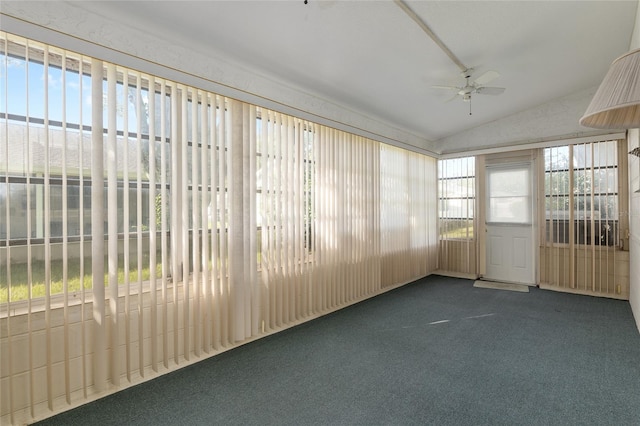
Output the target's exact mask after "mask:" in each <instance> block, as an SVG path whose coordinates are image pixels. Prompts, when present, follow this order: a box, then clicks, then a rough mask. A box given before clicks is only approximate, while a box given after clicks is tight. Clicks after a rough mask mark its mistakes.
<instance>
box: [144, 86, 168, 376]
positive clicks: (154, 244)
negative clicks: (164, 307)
mask: <svg viewBox="0 0 640 426" xmlns="http://www.w3.org/2000/svg"><path fill="white" fill-rule="evenodd" d="M148 108H149V116H148V124H149V200H148V207H147V208H148V209H149V290H150V293H151V294H150V301H151V306H150V307H149V310H150V318H149V328H150V331H151V336H150V341H151V351H150V355H151V370H152V371H154V372H158V355H159V354H158V351H159V349H160V348H159V345H158V305H159V303H158V279H157V275H158V274H157V262H158V261H157V252H158V241H157V238H158V236H157V232H158V223H157V203H156V189H157V188H156V185H157V179H158V177H157V175H156V167H157V162H156V122H155V118H156V80H155V77H154V76H149V94H148ZM160 108H161V109H162V104H161V105H160ZM161 125H162V124H161ZM161 144H164V141H163V140H162V139H161ZM160 161H162V159H161V160H160ZM139 297H142V296H139ZM142 361H144V360H142ZM142 361H141V363H140V373H141V375H142V376H143V377H144V363H143V362H142Z"/></svg>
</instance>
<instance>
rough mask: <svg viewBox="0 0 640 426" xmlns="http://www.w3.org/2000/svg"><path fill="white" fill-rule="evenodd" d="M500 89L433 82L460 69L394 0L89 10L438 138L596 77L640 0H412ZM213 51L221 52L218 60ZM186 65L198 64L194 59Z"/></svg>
mask: <svg viewBox="0 0 640 426" xmlns="http://www.w3.org/2000/svg"><path fill="white" fill-rule="evenodd" d="M407 4H408V5H409V6H410V7H411V8H412V9H413V10H414V11H415V12H416V13H417V14H418V15H419V16H420V18H421V19H422V20H423V21H424V22H425V23H427V25H429V26H430V27H431V28H432V30H433V31H434V32H435V33H436V34H437V35H438V37H440V39H441V40H442V41H443V42H444V43H445V44H446V45H447V47H448V48H449V49H450V50H451V51H452V52H453V53H454V54H455V55H456V56H457V57H458V58H459V59H460V61H462V62H463V63H464V64H465V65H467V66H469V67H473V68H474V69H475V70H476V73H477V74H476V75H479V74H482V73H483V72H485V71H488V70H496V71H498V72H499V73H500V75H501V76H500V77H499V78H497V79H496V80H494V81H492V82H491V83H490V85H491V86H500V87H505V88H506V91H505V93H504V94H502V95H500V96H486V95H485V96H480V95H478V96H474V97H473V99H472V104H471V106H472V110H473V115H471V116H469V104H467V103H464V102H462V101H461V100H460V99H456V100H454V101H452V102H446V101H447V100H448V99H450V98H451V96H452V94H453V93H450V92H448V91H444V90H437V89H434V88H432V87H431V86H433V85H463V82H464V81H463V79H462V77H461V76H460V70H459V69H458V67H457V66H456V65H455V64H454V63H453V62H452V61H451V60H450V59H449V58H448V57H447V56H446V55H445V54H444V53H443V52H442V51H441V50H440V49H439V48H438V47H437V46H436V44H435V43H434V42H433V41H432V40H431V39H430V38H429V37H428V36H427V35H426V34H425V33H424V32H423V31H422V30H421V29H420V27H419V26H418V25H417V24H416V23H415V22H414V21H412V20H411V19H410V18H409V17H408V16H407V15H406V14H405V13H404V12H403V11H402V10H401V9H400V8H399V7H398V6H397V5H396V4H395V3H394V2H393V1H391V0H386V1H335V0H325V1H321V0H308V4H306V5H305V4H304V2H303V0H287V1H266V0H263V1H243V0H238V1H192V2H186V1H179V2H178V1H160V2H146V1H126V2H120V1H103V2H97V1H94V2H86V3H82V5H81V7H82V8H83V9H84V10H86V11H87V12H89V13H96V14H99V15H100V16H101V18H102V19H107V20H111V19H117V20H120V21H123V22H124V24H126V25H128V26H131V27H135V28H137V29H139V30H142V31H144V32H145V33H147V34H148V35H151V36H154V37H156V38H157V39H158V40H160V41H161V42H162V41H164V42H165V43H172V44H174V45H184V46H191V47H192V48H193V49H194V50H197V51H199V52H202V53H203V54H205V55H210V56H211V58H225V60H226V61H229V62H231V63H234V64H237V65H239V66H241V67H243V68H245V69H247V70H250V71H251V72H252V73H255V74H257V75H259V76H260V77H261V78H268V79H271V80H274V81H278V82H284V83H285V84H286V85H288V86H293V87H294V88H295V89H296V90H298V91H301V92H303V93H307V94H310V95H314V96H316V97H318V98H321V99H323V100H325V101H328V102H330V103H334V104H338V105H340V106H341V107H343V108H345V109H346V110H350V111H356V112H358V113H360V114H363V115H365V116H367V117H369V118H372V119H374V120H377V121H380V122H384V123H386V124H388V125H389V126H392V127H395V128H398V129H402V130H403V131H406V132H409V133H411V134H413V135H416V136H418V137H419V138H421V139H423V140H427V141H430V142H433V143H437V141H439V140H442V139H443V138H448V137H452V136H455V135H456V134H460V133H461V132H465V131H469V129H472V128H475V127H477V126H481V125H486V124H487V123H491V122H494V121H496V120H499V119H501V118H504V117H508V116H512V115H514V114H517V113H520V112H522V111H525V110H530V109H532V108H535V107H537V106H539V105H543V104H546V103H549V102H551V101H553V100H555V99H559V98H566V97H567V96H569V95H572V94H574V93H578V92H581V91H584V90H586V89H589V88H592V87H594V86H597V85H598V84H599V82H600V81H601V80H602V77H603V76H604V74H605V73H606V70H607V69H608V66H609V65H610V63H611V61H612V60H613V59H615V58H616V57H617V56H619V55H621V54H622V53H624V52H625V51H627V50H628V48H629V44H630V40H631V35H632V32H633V27H634V23H635V17H636V8H637V5H638V3H637V1H635V0H634V1H468V2H463V1H415V0H414V1H411V0H409V1H407ZM212 60H213V59H212ZM185 64H186V65H185V67H187V68H188V61H186V62H185Z"/></svg>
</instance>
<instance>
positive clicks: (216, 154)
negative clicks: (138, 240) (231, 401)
mask: <svg viewBox="0 0 640 426" xmlns="http://www.w3.org/2000/svg"><path fill="white" fill-rule="evenodd" d="M218 105H219V102H218V96H216V95H212V96H211V110H210V118H209V120H210V123H211V124H210V126H211V130H210V137H211V152H210V156H211V159H210V167H211V169H210V174H211V210H210V213H209V221H210V223H211V267H212V271H211V272H212V273H211V284H210V285H211V287H212V289H211V290H212V291H211V293H212V295H211V303H210V304H209V305H211V304H212V306H211V307H210V309H212V315H211V321H213V324H212V326H211V346H212V348H213V349H219V348H220V346H221V344H222V343H221V334H222V331H221V322H222V317H221V315H220V312H221V302H220V299H221V292H220V266H219V265H220V259H221V256H220V251H219V246H220V243H219V233H220V231H219V228H220V224H222V223H224V222H223V221H222V220H220V216H219V211H220V210H219V207H218V199H219V198H220V193H221V192H220V184H219V172H218V171H219V169H220V167H219V163H218V161H219V158H220V156H221V155H222V154H221V150H220V145H221V144H220V138H219V137H218V135H219V133H218V129H219V127H220V125H219V124H218V119H219V118H220V116H221V115H220V114H219V107H218Z"/></svg>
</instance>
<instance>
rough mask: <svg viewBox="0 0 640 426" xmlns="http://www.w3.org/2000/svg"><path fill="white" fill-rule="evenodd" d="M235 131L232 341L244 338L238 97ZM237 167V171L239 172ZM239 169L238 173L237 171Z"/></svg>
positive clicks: (231, 232) (232, 109)
mask: <svg viewBox="0 0 640 426" xmlns="http://www.w3.org/2000/svg"><path fill="white" fill-rule="evenodd" d="M229 110H230V111H229V112H230V121H231V123H230V124H231V135H230V141H229V142H230V143H229V146H228V149H229V157H230V163H229V167H230V169H231V170H230V171H231V173H229V290H230V294H229V296H230V300H229V303H230V306H229V307H230V309H229V310H230V317H229V318H230V325H231V329H230V333H231V336H230V341H231V343H234V342H238V341H241V340H244V338H245V337H246V336H245V330H244V319H245V317H244V309H245V306H244V293H245V282H244V263H243V261H242V260H243V259H242V258H243V255H244V253H243V251H244V229H243V215H242V212H243V188H242V165H243V162H242V152H243V148H244V146H243V145H244V141H243V106H242V104H241V103H240V102H238V101H235V100H230V101H229ZM235 171H237V172H235ZM234 172H235V173H234Z"/></svg>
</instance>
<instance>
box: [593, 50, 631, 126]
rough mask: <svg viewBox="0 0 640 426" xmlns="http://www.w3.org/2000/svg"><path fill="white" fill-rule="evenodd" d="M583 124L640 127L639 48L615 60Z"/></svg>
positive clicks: (594, 97)
mask: <svg viewBox="0 0 640 426" xmlns="http://www.w3.org/2000/svg"><path fill="white" fill-rule="evenodd" d="M580 124H581V125H583V126H586V127H595V128H598V129H630V128H637V127H640V49H637V50H632V51H631V52H628V53H626V54H624V55H622V56H620V57H619V58H618V59H616V60H615V61H613V63H612V64H611V67H610V68H609V71H608V72H607V75H605V77H604V80H602V83H600V87H598V90H597V91H596V94H595V95H594V96H593V99H592V100H591V103H590V104H589V107H588V108H587V111H586V112H585V113H584V116H583V117H582V118H581V119H580Z"/></svg>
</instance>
